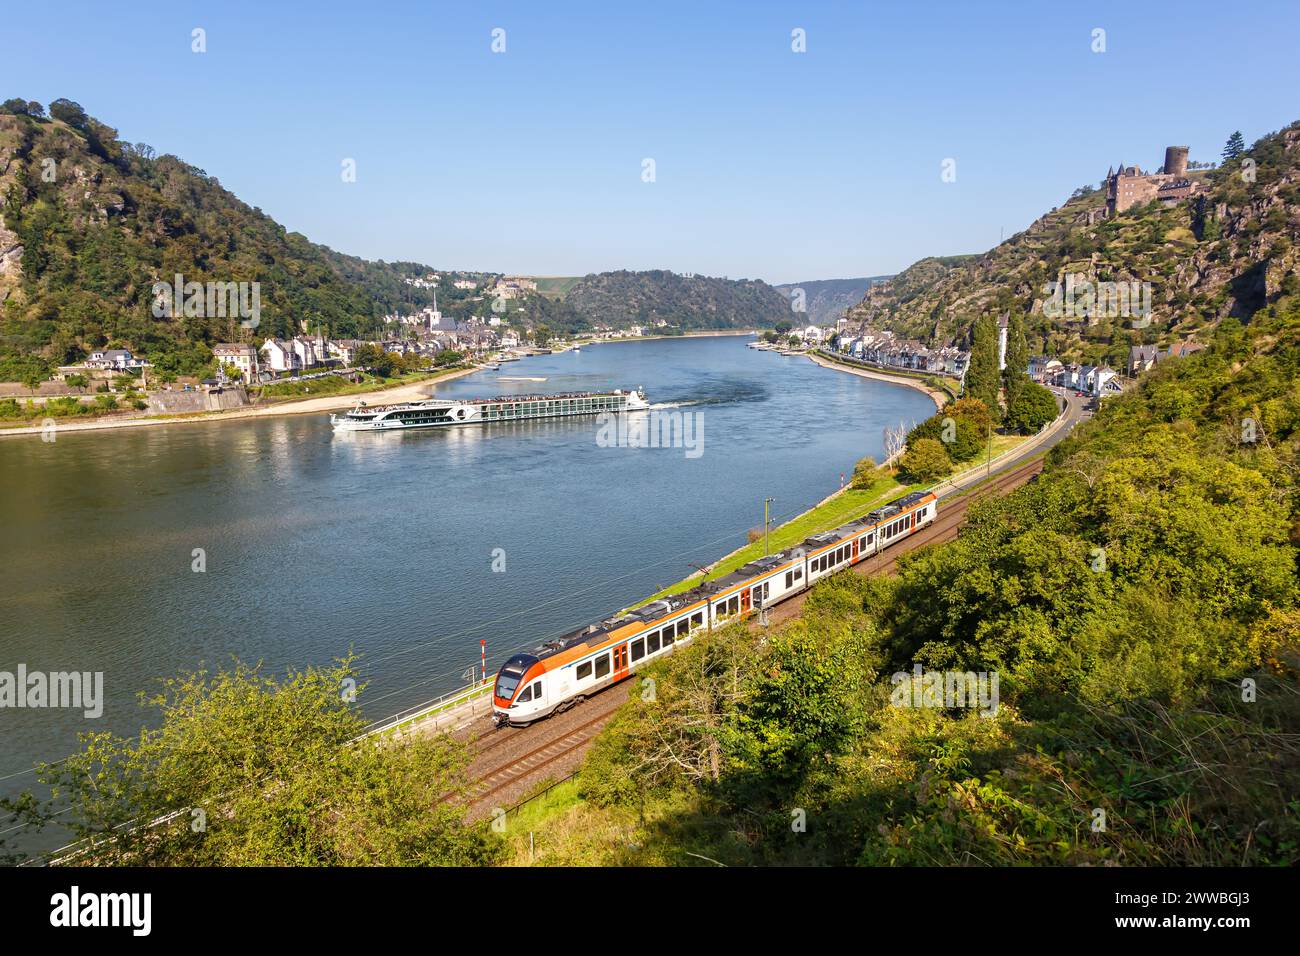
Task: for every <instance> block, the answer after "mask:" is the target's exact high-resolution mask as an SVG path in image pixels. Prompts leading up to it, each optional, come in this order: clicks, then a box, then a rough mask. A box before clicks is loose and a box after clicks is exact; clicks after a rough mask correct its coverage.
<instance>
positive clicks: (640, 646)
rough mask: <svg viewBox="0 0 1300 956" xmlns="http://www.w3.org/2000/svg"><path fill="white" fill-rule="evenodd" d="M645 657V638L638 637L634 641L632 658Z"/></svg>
mask: <svg viewBox="0 0 1300 956" xmlns="http://www.w3.org/2000/svg"><path fill="white" fill-rule="evenodd" d="M643 657H645V638H644V637H638V638H637V639H636V640H635V641H633V642H632V660H634V661H639V660H640V659H641V658H643Z"/></svg>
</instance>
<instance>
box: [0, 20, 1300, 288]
mask: <svg viewBox="0 0 1300 956" xmlns="http://www.w3.org/2000/svg"><path fill="white" fill-rule="evenodd" d="M0 20H2V22H3V24H4V40H3V44H0V48H2V49H3V55H2V56H0V99H5V98H8V97H11V96H21V97H23V98H24V99H36V100H39V101H41V102H42V103H46V104H48V103H49V101H50V100H53V99H56V98H58V97H67V98H69V99H72V100H75V101H77V102H78V103H80V104H81V105H82V106H83V107H84V108H85V109H86V111H87V112H89V113H90V114H91V115H93V116H95V117H96V118H98V119H99V120H101V121H102V122H105V123H107V124H108V125H110V126H113V127H115V128H116V129H118V130H119V135H120V137H121V138H122V139H124V140H128V141H131V142H145V143H148V144H149V145H151V146H153V147H154V149H155V150H157V151H158V152H159V153H174V154H176V155H177V156H180V157H181V158H182V159H184V160H185V161H187V162H189V163H192V164H193V165H195V166H198V167H199V168H201V169H204V170H206V171H207V172H208V173H209V174H210V175H213V176H216V177H217V178H218V179H219V180H220V181H221V183H222V184H223V185H224V186H225V187H227V188H228V189H230V190H232V191H233V192H234V193H235V194H236V195H237V196H238V197H239V198H241V199H242V200H244V201H245V202H247V203H249V204H250V205H253V206H258V207H260V208H261V209H262V210H263V211H265V212H266V213H268V214H269V215H271V216H273V217H274V218H275V219H276V220H278V221H279V222H281V223H282V224H284V225H285V226H286V227H287V228H288V229H290V230H296V231H298V232H301V233H303V234H304V235H306V236H307V237H308V238H310V239H312V240H313V241H316V242H322V243H325V244H326V245H329V246H332V247H334V248H335V249H338V250H340V251H342V252H346V253H351V254H354V255H360V256H365V257H367V258H371V259H386V260H390V261H392V260H414V261H417V262H424V263H428V264H430V265H431V266H433V267H435V268H438V269H465V270H484V271H493V272H507V273H517V274H524V275H584V274H586V273H589V272H600V271H605V270H612V269H672V270H675V271H678V272H696V273H703V274H707V275H725V276H729V277H731V278H761V279H766V280H768V281H770V282H773V283H782V282H797V281H807V280H812V279H824V278H839V277H857V276H869V275H882V274H890V273H894V272H897V271H899V270H901V269H903V268H905V267H906V266H908V265H909V264H911V263H912V262H914V261H916V260H917V259H920V258H923V257H925V256H930V255H953V254H958V253H967V252H982V251H984V250H986V249H988V248H990V247H992V246H994V245H996V244H997V242H998V241H999V240H1000V238H1001V237H1003V236H1010V235H1012V234H1013V233H1015V232H1017V231H1019V230H1021V229H1023V228H1025V227H1026V226H1028V225H1029V224H1030V223H1031V222H1032V221H1033V220H1034V219H1035V218H1037V217H1038V216H1039V215H1041V214H1042V213H1044V212H1046V211H1047V210H1049V209H1051V208H1052V207H1054V206H1057V205H1059V204H1060V203H1062V202H1063V201H1065V199H1067V198H1068V197H1069V195H1070V193H1071V192H1072V191H1073V190H1074V189H1076V188H1077V187H1079V186H1081V185H1084V184H1087V183H1091V184H1094V185H1095V184H1097V183H1098V182H1099V181H1100V180H1101V179H1102V178H1103V177H1104V176H1105V173H1106V169H1107V167H1108V166H1110V165H1114V164H1118V163H1119V162H1120V161H1121V160H1122V161H1124V162H1126V163H1138V164H1140V165H1142V166H1143V167H1148V168H1155V167H1158V166H1159V165H1160V164H1161V162H1162V161H1163V156H1164V147H1165V146H1166V145H1186V146H1189V147H1190V148H1191V158H1192V159H1193V160H1201V161H1211V160H1216V159H1217V158H1218V156H1219V153H1220V151H1221V149H1222V147H1223V143H1224V141H1225V140H1226V139H1227V137H1228V136H1229V135H1230V134H1231V133H1232V132H1233V130H1237V129H1239V130H1241V131H1242V132H1243V134H1244V135H1245V138H1246V141H1247V142H1248V143H1249V142H1253V141H1254V140H1255V139H1257V138H1259V137H1260V136H1262V135H1264V134H1266V133H1268V132H1271V131H1273V130H1276V129H1279V128H1281V127H1283V126H1285V125H1287V124H1288V123H1290V122H1292V121H1294V120H1296V119H1300V97H1298V96H1297V95H1296V94H1297V92H1298V91H1300V80H1298V79H1297V77H1298V76H1300V74H1297V73H1296V69H1295V42H1296V37H1297V36H1298V35H1300V3H1297V2H1295V0H1285V2H1262V0H1261V2H1249V0H1247V2H1240V3H1235V4H1229V3H1224V2H1222V0H1215V2H1209V3H1202V2H1184V3H1178V4H1167V5H1164V4H1136V3H1132V2H1126V3H1104V2H1089V3H1072V2H1058V0H1050V2H1031V0H1026V2H999V0H984V2H980V3H973V2H951V3H949V2H942V0H927V2H899V3H882V2H857V3H849V2H827V3H797V2H786V3H777V2H761V0H760V2H747V3H739V2H737V3H707V2H699V0H697V2H692V3H677V2H666V0H655V2H653V3H641V2H623V0H604V2H595V3H580V2H573V3H566V2H564V0H551V2H547V3H536V2H532V3H494V2H490V0H485V2H463V3H433V2H422V3H414V2H392V3H386V2H383V0H372V2H369V3H358V2H355V0H353V2H348V3H338V2H329V0H322V2H313V3H310V4H308V3H302V4H291V3H274V4H273V3H270V2H266V0H263V2H258V3H243V2H222V3H216V2H209V3H186V2H183V0H172V2H152V0H139V2H131V3H123V4H112V5H108V6H106V5H104V4H102V3H84V4H83V3H62V2H59V0H40V2H35V3H13V4H7V5H6V8H5V10H4V12H3V15H2V17H0ZM195 30H201V31H203V32H202V39H203V41H204V44H203V45H205V47H206V49H205V51H204V52H195V50H194V47H195V46H196V45H198V44H197V42H196V40H195V32H194V31H195ZM1098 30H1101V31H1104V36H1100V35H1098V34H1096V32H1095V31H1098ZM494 31H504V32H503V33H496V34H495V37H496V39H495V46H496V48H497V49H496V50H494V48H493V47H494ZM794 31H802V34H801V36H802V38H803V47H804V49H803V52H796V50H795V49H794V47H796V46H798V45H799V43H798V40H797V38H796V37H795V36H794ZM1099 40H1100V41H1102V42H1101V43H1099ZM1102 44H1104V49H1102V50H1097V49H1096V47H1098V46H1099V45H1102ZM502 46H504V49H502ZM349 160H350V161H352V162H353V163H354V164H355V181H345V178H346V177H345V164H346V163H347V161H349ZM647 161H652V163H653V165H652V166H650V165H648V164H647ZM947 161H952V162H951V163H948V164H947V165H946V166H945V164H946V163H947ZM945 169H947V170H949V171H951V172H953V173H955V176H954V175H949V176H948V177H947V180H950V181H945V177H944V175H943V174H944V171H945ZM651 173H653V175H651Z"/></svg>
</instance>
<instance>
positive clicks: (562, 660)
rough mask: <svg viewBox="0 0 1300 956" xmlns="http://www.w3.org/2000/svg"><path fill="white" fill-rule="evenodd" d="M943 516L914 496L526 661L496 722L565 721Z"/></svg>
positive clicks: (501, 684) (505, 681)
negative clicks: (626, 681) (700, 640)
mask: <svg viewBox="0 0 1300 956" xmlns="http://www.w3.org/2000/svg"><path fill="white" fill-rule="evenodd" d="M937 508H938V499H937V498H936V496H935V494H934V493H933V492H931V491H916V492H912V493H911V494H908V495H905V496H904V497H902V498H900V499H899V500H897V501H895V502H892V503H891V504H888V505H886V506H884V507H883V508H879V509H877V510H875V511H872V512H871V513H870V514H868V515H866V516H864V517H862V518H858V519H857V520H855V521H851V522H849V523H848V524H846V525H842V526H841V527H838V528H835V529H834V530H832V531H824V532H822V533H821V534H815V535H813V536H812V537H811V538H807V539H805V540H804V541H803V542H802V543H800V544H798V545H796V546H794V547H792V548H789V549H787V550H785V551H781V552H778V553H777V554H773V555H769V556H767V557H763V558H759V559H758V560H756V561H751V562H750V563H749V564H746V565H745V566H744V567H741V568H738V569H736V570H735V571H733V572H731V573H730V574H728V575H725V576H724V577H721V578H718V579H716V580H714V581H708V582H705V583H704V584H701V585H699V586H698V587H695V588H692V589H691V590H689V591H685V592H683V593H681V594H674V595H671V596H669V597H666V598H663V599H660V600H655V601H651V602H650V603H649V604H646V605H643V606H642V607H639V608H636V609H635V610H632V611H628V612H627V613H626V614H621V615H616V616H615V617H612V618H608V619H606V620H603V621H600V622H598V623H596V624H589V625H587V626H586V627H582V628H579V629H578V630H576V631H573V632H572V633H569V634H566V635H564V636H562V637H558V638H555V639H554V640H550V641H547V642H546V643H544V644H543V645H542V646H540V647H538V648H536V649H534V650H533V651H532V652H531V653H526V654H516V655H514V656H513V657H511V658H510V660H508V661H506V662H505V664H503V665H502V667H501V670H500V671H498V672H497V678H496V685H495V686H494V687H493V690H492V721H493V723H494V724H496V726H498V727H502V726H505V725H507V724H508V725H511V726H516V727H522V726H525V725H527V724H530V723H532V722H533V721H535V720H540V719H541V718H543V717H547V716H549V715H550V714H555V713H562V712H564V711H566V710H568V709H569V708H570V707H573V706H574V705H575V704H579V703H581V702H582V701H583V700H584V699H586V698H587V697H588V696H590V695H591V694H594V693H596V692H597V691H600V690H603V689H604V688H606V687H608V686H609V685H611V684H614V683H616V682H618V681H620V680H622V679H623V678H625V677H627V676H628V675H629V674H631V673H632V672H633V671H635V670H636V669H637V668H638V667H641V666H642V665H643V664H644V663H645V662H646V661H651V660H656V659H658V658H660V657H662V656H664V655H665V654H670V653H672V651H673V648H674V647H676V646H677V645H678V644H682V643H684V642H686V641H689V640H691V638H692V637H694V636H695V635H696V634H697V633H698V632H699V631H701V630H705V631H710V630H713V629H714V628H715V627H722V626H723V625H725V624H730V623H732V622H734V621H739V620H742V619H744V618H746V617H749V616H750V615H752V614H755V613H757V612H758V611H760V610H762V609H763V608H765V607H770V606H771V605H773V604H777V603H779V602H780V601H784V600H785V599H786V598H789V597H792V596H794V595H795V594H798V593H800V592H801V591H804V590H807V589H808V588H809V587H810V586H812V584H814V583H815V582H817V581H819V580H821V579H822V578H824V577H827V576H829V575H831V574H834V573H835V572H836V571H840V570H842V569H844V568H847V567H850V566H852V565H854V564H857V563H858V562H859V561H863V560H866V559H867V558H869V557H871V556H873V555H876V554H879V553H880V552H881V551H883V550H884V549H885V548H887V547H890V546H891V545H893V544H897V543H898V542H899V541H901V540H903V539H904V538H906V537H907V536H909V535H912V534H915V533H916V532H917V531H919V530H920V529H921V528H924V527H926V526H927V525H929V524H932V523H933V522H934V519H935V514H936V511H937Z"/></svg>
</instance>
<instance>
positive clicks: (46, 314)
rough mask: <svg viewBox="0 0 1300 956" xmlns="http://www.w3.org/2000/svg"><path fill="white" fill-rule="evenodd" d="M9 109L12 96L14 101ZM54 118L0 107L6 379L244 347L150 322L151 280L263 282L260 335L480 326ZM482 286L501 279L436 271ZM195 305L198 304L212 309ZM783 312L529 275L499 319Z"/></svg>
mask: <svg viewBox="0 0 1300 956" xmlns="http://www.w3.org/2000/svg"><path fill="white" fill-rule="evenodd" d="M11 102H17V101H11ZM57 102H58V103H59V104H60V106H58V107H57V108H56V106H55V104H51V113H52V114H53V115H52V116H51V117H50V118H46V117H43V116H31V115H19V114H13V113H4V112H0V381H4V380H13V379H20V378H21V377H22V376H23V374H24V372H25V371H27V370H31V369H33V368H34V369H35V370H36V371H39V372H40V373H41V374H42V375H44V374H48V372H49V371H50V370H51V368H52V367H53V366H56V365H60V364H65V363H71V362H75V361H78V360H80V359H82V358H84V357H85V356H86V355H87V354H88V352H89V351H90V350H91V349H95V348H103V347H112V348H127V349H130V350H131V351H133V352H135V353H136V354H138V355H142V356H144V357H145V358H147V359H148V360H149V361H150V362H152V363H153V364H154V365H155V367H157V368H159V369H160V370H163V371H166V372H172V373H179V374H199V373H201V372H202V371H203V370H204V369H206V368H208V367H209V364H210V362H211V359H212V356H211V351H210V346H211V345H212V344H213V343H215V342H219V341H230V340H237V339H240V338H241V337H242V338H244V339H247V338H249V337H250V336H251V335H253V334H254V333H250V332H248V331H247V330H246V329H241V328H240V327H239V319H238V318H236V317H233V316H230V317H216V316H206V315H190V316H183V315H178V316H172V317H168V316H163V317H158V316H155V315H154V297H153V286H154V283H156V282H168V283H170V282H172V281H173V279H174V277H175V276H176V275H178V274H179V275H181V276H183V279H184V281H185V282H186V283H189V282H199V283H207V282H218V283H231V282H233V283H257V284H258V288H259V297H260V317H259V325H258V330H257V332H256V333H255V334H256V335H258V336H263V335H274V336H287V335H292V334H297V333H298V332H300V331H301V329H302V323H304V322H306V323H310V325H311V327H312V328H313V329H315V328H318V327H322V328H324V330H325V331H326V332H327V333H328V334H329V335H331V336H332V337H335V338H353V337H365V336H368V335H370V334H372V333H377V332H379V331H380V330H381V329H383V327H384V323H383V317H384V316H385V315H390V314H393V313H399V314H406V313H410V312H414V311H418V310H419V309H421V308H423V307H425V306H428V305H430V304H432V302H433V296H434V292H435V291H436V293H437V301H438V306H439V308H441V309H442V311H443V312H444V314H446V315H448V316H450V317H452V318H456V319H462V318H467V317H469V316H471V315H490V314H491V308H492V304H493V303H492V298H491V296H486V295H483V294H482V292H481V291H479V294H477V295H476V294H475V292H476V290H461V289H456V288H455V287H454V285H453V284H452V281H444V282H440V283H439V285H438V288H437V289H436V290H435V289H433V288H430V287H426V286H425V285H423V284H415V280H420V279H423V278H425V277H427V276H428V274H429V273H430V272H432V271H434V270H432V269H431V268H430V267H429V266H427V265H424V264H421V263H415V262H394V263H387V262H382V261H380V262H371V261H368V260H365V259H361V258H359V257H356V256H349V255H345V254H343V253H340V252H336V251H335V250H333V249H330V248H328V247H327V246H323V245H319V244H317V243H313V242H311V241H310V240H308V239H307V238H306V237H305V236H303V235H301V234H300V233H296V232H289V231H288V230H286V229H285V228H284V226H282V225H280V224H279V223H277V222H276V221H275V220H273V219H272V218H271V217H269V216H267V215H266V214H265V213H263V212H262V211H261V210H260V209H258V208H256V207H252V206H249V205H248V204H247V203H244V202H242V201H241V200H240V199H239V198H238V197H236V196H235V195H233V194H232V193H231V192H230V191H229V190H227V189H225V188H223V187H222V185H221V183H220V182H219V181H218V180H217V179H216V177H214V176H210V175H208V174H207V173H206V172H205V171H204V170H201V169H198V168H196V167H194V166H191V165H189V164H187V163H185V162H184V161H183V160H181V159H179V158H177V157H176V156H171V155H163V156H156V155H155V154H154V151H153V150H152V149H151V148H150V147H149V146H148V145H146V144H143V143H137V144H130V143H123V142H120V141H119V140H118V138H117V132H116V131H115V130H113V129H112V128H110V127H109V126H107V125H105V124H103V123H101V122H99V121H98V120H96V119H94V118H93V117H90V116H87V115H86V114H85V113H84V112H83V111H81V109H80V107H78V106H77V105H76V104H75V103H69V102H68V101H57ZM441 275H443V276H444V277H445V278H446V279H447V280H454V279H456V278H459V277H469V278H474V279H477V280H479V281H480V283H481V285H482V287H483V288H489V287H490V286H491V284H492V282H493V281H494V280H495V278H496V277H497V275H498V274H496V273H473V274H468V273H454V272H442V273H441ZM205 311H206V310H205ZM788 314H789V306H788V304H787V303H786V301H785V299H784V298H783V297H782V296H781V294H780V293H778V292H776V291H775V290H774V289H772V287H771V286H768V285H767V284H766V283H762V282H754V281H745V280H742V281H728V280H726V279H711V278H704V277H686V276H680V275H676V274H674V273H671V272H637V273H633V272H611V273H602V274H600V275H589V276H586V277H583V278H577V277H552V278H549V279H544V280H540V281H539V294H535V295H527V296H525V297H524V298H522V299H519V300H516V302H515V303H514V304H513V305H512V306H511V307H510V310H509V312H508V314H507V315H506V319H507V321H508V322H509V323H510V324H511V325H514V326H515V327H517V328H525V327H532V326H543V325H544V326H546V327H547V328H548V329H550V330H551V331H552V332H559V333H572V332H575V331H580V330H583V329H588V328H590V327H591V326H592V325H593V324H595V323H597V322H599V323H600V324H603V325H609V326H614V327H624V326H628V325H633V324H646V323H650V322H655V321H658V320H660V319H662V320H665V321H667V322H668V323H669V325H671V326H675V327H679V328H684V329H701V328H731V327H737V326H757V325H764V324H771V323H772V322H774V321H776V320H777V319H779V318H784V317H786V316H788Z"/></svg>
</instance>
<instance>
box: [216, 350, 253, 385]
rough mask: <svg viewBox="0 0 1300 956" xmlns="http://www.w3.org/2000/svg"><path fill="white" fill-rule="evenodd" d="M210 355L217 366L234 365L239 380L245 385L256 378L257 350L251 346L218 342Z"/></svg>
mask: <svg viewBox="0 0 1300 956" xmlns="http://www.w3.org/2000/svg"><path fill="white" fill-rule="evenodd" d="M212 354H213V356H215V357H216V360H217V365H219V366H220V367H221V368H225V367H226V366H228V365H234V366H235V367H236V368H238V369H239V375H240V378H242V379H243V380H244V382H245V383H248V382H251V381H253V379H255V378H257V373H258V371H259V369H258V361H257V349H255V348H253V346H251V345H247V344H242V343H230V342H220V343H218V344H216V345H214V346H212Z"/></svg>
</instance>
